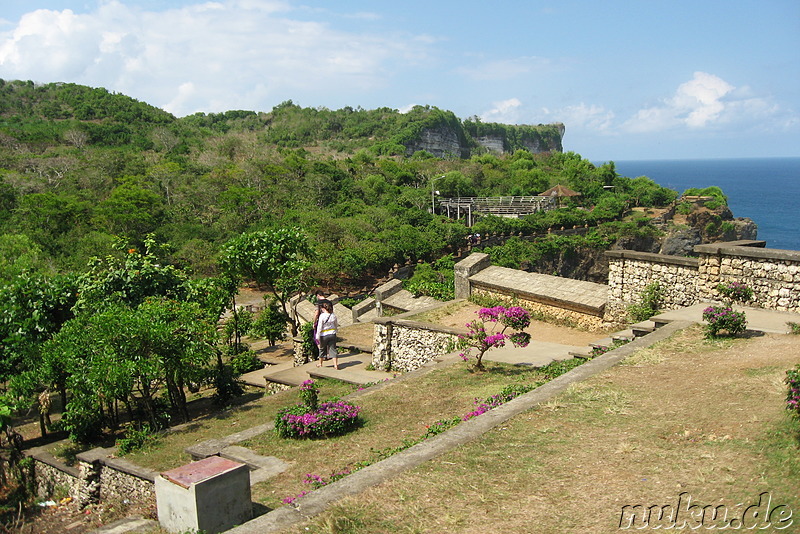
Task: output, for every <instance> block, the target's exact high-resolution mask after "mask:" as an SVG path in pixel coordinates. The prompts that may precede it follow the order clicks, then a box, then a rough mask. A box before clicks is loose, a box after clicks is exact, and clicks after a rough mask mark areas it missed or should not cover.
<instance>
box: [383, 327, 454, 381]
mask: <svg viewBox="0 0 800 534" xmlns="http://www.w3.org/2000/svg"><path fill="white" fill-rule="evenodd" d="M374 322H375V330H374V332H375V337H374V340H373V345H372V366H373V367H375V369H379V370H382V371H404V372H408V371H413V370H415V369H418V368H419V367H422V366H423V365H424V364H426V363H428V362H430V361H433V360H434V359H435V358H436V357H437V356H441V355H443V354H447V353H448V352H452V351H453V350H454V344H455V342H456V341H457V339H458V335H459V334H466V333H467V332H466V330H463V331H462V330H457V329H455V328H447V327H444V326H439V325H435V324H431V323H423V322H419V321H411V320H408V319H398V318H395V317H381V318H378V319H375V321H374Z"/></svg>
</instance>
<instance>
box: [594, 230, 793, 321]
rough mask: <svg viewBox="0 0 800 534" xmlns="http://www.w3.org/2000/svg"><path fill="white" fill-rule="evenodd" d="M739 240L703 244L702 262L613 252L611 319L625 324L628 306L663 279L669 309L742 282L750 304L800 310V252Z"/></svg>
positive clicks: (713, 297)
mask: <svg viewBox="0 0 800 534" xmlns="http://www.w3.org/2000/svg"><path fill="white" fill-rule="evenodd" d="M736 243H741V242H734V243H716V244H711V245H698V246H696V247H695V252H697V253H698V254H699V258H697V260H691V259H689V258H682V257H675V256H664V255H658V254H648V253H638V252H632V251H610V252H608V253H607V256H608V259H609V273H608V286H609V292H608V304H607V305H606V315H605V318H606V320H608V321H612V322H625V320H626V316H627V308H628V306H629V305H631V304H635V303H638V302H640V300H641V293H642V291H643V290H644V289H645V287H647V285H648V284H650V283H652V282H659V283H660V284H661V287H662V289H663V292H664V300H663V303H662V306H661V308H662V309H663V310H672V309H677V308H680V307H683V306H689V305H692V304H697V303H700V302H719V301H721V300H722V298H721V296H720V294H719V292H718V291H717V290H716V287H717V285H719V284H720V283H727V282H739V283H742V284H746V285H747V286H748V287H750V288H751V289H752V290H753V300H752V301H750V302H748V303H747V305H748V306H753V307H756V308H764V309H768V310H777V311H788V312H794V313H800V252H797V251H787V250H774V249H765V248H760V247H752V246H741V245H737V244H736ZM762 243H763V242H762ZM694 261H696V266H694V265H693V264H692V262H694Z"/></svg>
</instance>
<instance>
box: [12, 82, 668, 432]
mask: <svg viewBox="0 0 800 534" xmlns="http://www.w3.org/2000/svg"><path fill="white" fill-rule="evenodd" d="M436 128H440V129H441V128H444V129H447V130H448V131H450V132H452V133H453V134H454V135H455V136H456V137H457V138H458V139H459V141H460V142H461V144H462V146H464V147H467V151H468V152H469V154H462V155H466V156H468V157H457V155H453V154H447V155H446V157H444V158H438V157H433V156H432V155H431V154H430V153H426V152H424V151H418V150H412V149H411V148H410V147H413V146H416V145H415V142H416V141H417V140H418V138H419V136H420V134H421V132H423V131H424V130H426V129H436ZM561 128H562V126H561V125H539V126H508V125H497V124H484V123H481V122H480V121H479V120H477V119H471V120H468V121H464V122H462V121H460V120H459V119H458V118H457V117H456V116H455V115H453V114H452V113H451V112H448V111H443V110H439V109H437V108H431V107H424V106H417V107H415V108H414V109H412V110H410V111H409V112H408V113H400V112H398V111H397V110H392V109H388V108H381V109H376V110H364V109H360V108H358V109H352V108H349V107H348V108H344V109H340V110H335V111H333V110H328V109H311V108H301V107H299V106H297V105H295V104H293V103H292V102H291V101H289V102H284V103H282V104H280V105H278V106H276V107H275V108H273V109H272V110H271V111H270V112H267V113H261V112H254V111H242V110H239V111H228V112H225V113H211V114H205V113H198V114H195V115H191V116H188V117H184V118H176V117H174V116H172V115H170V114H169V113H166V112H164V111H162V110H159V109H157V108H154V107H152V106H150V105H147V104H145V103H142V102H137V101H136V100H133V99H131V98H128V97H126V96H124V95H119V94H113V93H110V92H108V91H106V90H104V89H92V88H88V87H82V86H78V85H74V84H48V85H36V84H34V83H32V82H20V81H14V82H9V81H3V80H0V339H1V340H2V344H0V384H3V388H6V389H8V391H9V392H10V393H8V394H7V395H6V397H5V402H6V404H13V405H14V406H17V407H18V408H23V407H27V406H29V405H31V404H32V403H36V402H40V403H41V402H42V399H43V398H46V397H47V396H46V395H45V396H44V397H42V396H41V395H42V393H43V392H49V391H57V392H59V393H60V395H61V397H62V402H63V404H65V405H66V406H67V412H68V413H67V414H65V416H64V418H63V419H62V422H61V423H60V427H61V428H62V429H64V430H67V431H69V432H70V434H71V435H72V436H73V437H74V438H75V439H78V440H92V439H95V438H96V437H97V436H99V435H100V434H102V433H103V432H104V431H106V429H114V428H116V427H117V426H118V425H119V421H120V419H121V418H122V419H132V420H135V421H138V423H139V424H140V425H141V427H143V426H144V425H147V427H148V428H151V429H155V428H159V427H161V426H163V425H164V424H165V420H164V418H165V414H166V413H168V412H171V413H172V414H173V415H175V414H177V416H178V418H179V419H185V418H186V399H185V396H184V395H185V394H184V390H185V389H186V388H189V387H192V388H193V387H199V386H201V385H203V384H207V385H211V386H214V387H215V388H216V390H217V392H218V395H219V398H220V399H221V400H223V401H224V400H225V399H227V398H228V397H229V396H230V395H232V394H235V393H236V388H235V384H234V383H233V381H232V377H233V375H234V374H235V372H236V369H237V366H233V367H232V366H231V365H230V364H229V361H228V360H227V359H226V358H227V357H228V356H232V355H235V354H237V353H238V352H239V350H238V348H237V345H238V338H239V326H238V325H237V323H234V327H233V330H232V332H233V334H231V335H222V336H219V335H217V333H216V332H215V328H214V325H215V324H216V322H217V321H218V320H219V318H220V316H221V314H222V311H223V309H224V308H225V307H226V306H228V305H230V302H231V300H230V299H231V297H232V296H233V295H234V293H235V291H236V286H237V284H238V283H239V282H240V281H241V279H242V278H246V279H250V280H256V281H258V282H260V283H261V284H264V286H265V287H267V288H268V289H269V290H270V291H271V292H272V295H273V304H272V308H271V309H273V311H274V314H275V315H276V316H278V317H291V313H290V310H289V309H288V308H287V307H286V304H287V300H288V297H290V296H291V295H292V294H294V293H296V292H298V291H304V290H308V289H309V288H310V287H311V286H312V284H315V283H318V284H324V285H326V286H328V287H330V288H332V289H343V288H344V289H347V288H360V287H363V286H368V285H369V283H370V282H371V280H373V279H374V278H375V277H380V276H382V275H384V274H385V273H386V272H387V271H388V270H389V269H390V268H391V267H392V266H393V265H394V264H403V263H405V262H407V261H411V262H413V263H417V262H418V261H422V262H423V263H422V265H423V267H422V268H420V269H418V272H417V274H416V276H415V278H414V279H413V280H411V281H410V287H411V288H412V289H413V290H414V291H416V292H418V293H423V294H426V293H427V294H432V295H434V296H437V297H439V298H448V295H449V294H450V292H449V291H448V290H447V287H446V286H448V285H450V286H452V282H451V276H452V258H451V256H449V254H451V253H452V252H454V251H455V250H456V249H457V248H458V247H460V246H463V245H464V244H465V236H466V235H467V234H468V233H470V230H468V229H467V228H466V227H465V226H464V224H463V221H458V220H450V219H447V218H446V217H443V216H441V215H438V214H432V213H431V212H430V207H431V194H432V190H433V185H434V184H435V186H436V189H437V190H439V191H440V194H441V195H442V196H465V195H478V196H499V195H535V194H538V193H540V192H542V191H544V190H546V189H548V188H549V187H551V186H553V185H556V184H563V185H565V186H567V187H569V188H571V189H573V190H575V191H577V192H579V193H580V194H581V196H579V197H574V198H572V199H569V200H566V201H565V203H564V205H563V207H561V208H560V209H557V210H554V211H550V212H547V213H538V214H534V215H530V216H527V217H524V218H521V219H505V218H496V217H486V218H483V219H481V220H479V221H478V223H477V225H476V227H475V229H474V231H479V232H481V233H483V234H486V235H488V234H492V233H505V234H511V233H513V234H520V233H524V234H526V235H530V234H534V233H544V232H546V231H547V229H548V228H551V227H555V228H560V227H562V226H564V227H572V226H584V227H588V228H589V230H588V231H587V232H586V235H577V236H557V235H554V236H550V237H546V238H544V237H543V238H541V239H535V240H521V239H519V238H515V239H511V240H509V241H508V242H507V243H506V244H505V245H503V246H497V247H493V248H492V249H490V250H489V252H490V254H491V255H492V258H493V260H494V261H495V262H496V263H499V264H503V265H509V266H514V267H518V266H519V265H521V264H523V263H528V264H530V265H531V266H534V267H535V264H536V262H537V261H538V260H539V259H541V258H544V257H548V256H554V255H555V256H557V255H563V254H572V253H577V251H579V250H582V249H586V248H606V247H608V246H609V245H610V244H611V243H613V241H614V240H615V239H617V238H618V237H619V236H621V235H639V234H647V233H652V232H654V229H653V228H651V227H650V226H649V225H648V224H647V221H646V219H636V220H626V221H624V222H623V221H622V218H623V216H624V215H625V214H626V212H628V210H629V209H630V208H632V207H636V206H661V205H665V204H667V203H669V202H671V201H672V200H674V198H675V196H676V193H675V192H674V191H670V190H668V189H664V188H662V187H660V186H658V185H657V184H655V183H654V182H652V181H651V180H649V179H647V178H644V177H640V178H635V179H629V178H626V177H622V176H619V175H618V174H617V173H616V171H615V169H614V165H613V163H609V164H606V165H602V166H600V167H597V166H595V165H593V164H591V163H590V162H589V161H587V160H585V159H583V158H582V157H581V156H580V155H578V154H575V153H573V152H566V153H562V152H559V151H552V152H543V153H532V152H530V151H528V150H526V149H524V148H522V147H524V146H532V145H536V146H549V147H552V146H556V145H558V146H560V135H561V133H560V132H561ZM484 136H495V137H498V138H501V139H503V143H504V146H505V148H506V150H507V153H505V154H494V153H490V152H487V151H486V150H485V149H483V148H481V147H480V146H479V145H478V144H477V142H476V141H475V140H476V139H477V138H478V137H484ZM234 320H236V317H234ZM297 326H298V325H296V324H295V325H293V327H294V329H296V328H297ZM268 330H270V331H272V327H270V329H268ZM275 335H276V336H277V337H278V338H279V334H275ZM226 345H232V346H233V348H231V347H230V346H229V347H227V348H226ZM109 370H113V372H111V371H109ZM0 404H2V402H0ZM41 408H42V412H41V413H42V417H43V422H42V428H43V429H44V428H45V421H44V419H45V418H46V415H47V414H46V410H45V409H44V407H41Z"/></svg>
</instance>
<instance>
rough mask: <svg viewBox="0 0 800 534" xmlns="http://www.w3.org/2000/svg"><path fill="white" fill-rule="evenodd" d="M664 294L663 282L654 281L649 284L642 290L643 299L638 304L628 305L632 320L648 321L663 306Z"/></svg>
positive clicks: (629, 315)
mask: <svg viewBox="0 0 800 534" xmlns="http://www.w3.org/2000/svg"><path fill="white" fill-rule="evenodd" d="M663 294H664V291H663V289H662V288H661V284H659V283H658V282H653V283H651V284H648V285H647V287H645V288H644V291H642V300H641V302H640V303H638V304H631V305H630V306H628V317H630V319H631V321H633V322H639V321H646V320H647V319H649V318H650V317H652V316H654V315H656V314H657V313H658V309H659V307H660V306H661V299H662V296H663Z"/></svg>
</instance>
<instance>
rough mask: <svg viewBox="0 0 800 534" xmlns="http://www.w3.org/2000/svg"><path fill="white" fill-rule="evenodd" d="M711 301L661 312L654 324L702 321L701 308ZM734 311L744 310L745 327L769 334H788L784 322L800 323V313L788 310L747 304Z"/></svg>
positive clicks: (788, 329) (788, 330)
mask: <svg viewBox="0 0 800 534" xmlns="http://www.w3.org/2000/svg"><path fill="white" fill-rule="evenodd" d="M713 305H714V304H713V303H710V302H703V303H700V304H695V305H694V306H687V307H685V308H681V309H680V310H673V311H668V312H664V313H661V314H659V315H656V316H655V317H653V318H652V320H653V321H654V322H655V323H656V324H664V323H666V322H669V321H692V322H694V323H703V310H704V309H706V308H708V307H709V306H713ZM733 309H734V310H736V311H744V312H745V314H746V316H747V329H748V330H751V331H754V332H767V333H770V334H788V333H790V332H791V328H790V327H789V326H788V325H787V324H786V323H789V322H792V323H798V324H800V314H798V313H790V312H779V311H773V310H764V309H761V308H750V307H748V306H738V305H735V306H733Z"/></svg>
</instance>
